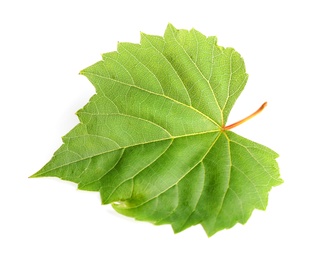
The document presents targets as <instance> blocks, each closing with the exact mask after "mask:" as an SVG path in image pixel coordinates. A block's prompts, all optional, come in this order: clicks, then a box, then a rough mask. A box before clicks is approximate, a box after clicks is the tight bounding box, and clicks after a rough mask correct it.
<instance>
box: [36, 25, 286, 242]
mask: <svg viewBox="0 0 323 260" xmlns="http://www.w3.org/2000/svg"><path fill="white" fill-rule="evenodd" d="M81 74H82V75H85V76H86V77H87V78H88V79H89V80H90V81H91V82H92V84H93V85H94V86H95V88H96V93H97V94H95V95H94V96H93V97H92V98H91V99H90V101H89V103H88V104H87V105H86V106H85V107H84V108H82V109H81V110H80V111H78V113H77V115H78V117H79V119H80V123H79V124H78V125H77V126H76V127H75V128H74V129H72V130H71V131H70V132H69V133H68V134H67V135H66V136H65V137H63V142H64V144H63V145H62V146H61V147H60V148H59V149H58V150H57V151H56V153H55V154H54V156H53V158H52V159H51V160H50V161H49V162H48V163H47V164H46V165H45V166H44V167H43V168H42V169H41V170H40V171H39V172H37V173H36V174H34V175H33V176H32V177H45V176H55V177H59V178H61V179H63V180H68V181H72V182H75V183H77V184H78V188H79V189H82V190H90V191H98V192H100V194H101V198H102V202H103V204H110V203H112V206H113V208H114V209H115V210H116V211H117V212H119V213H121V214H124V215H126V216H130V217H134V218H136V219H138V220H143V221H149V222H152V223H154V224H157V225H159V224H171V225H172V227H173V229H174V231H175V232H180V231H182V230H184V229H186V228H188V227H190V226H192V225H196V224H201V225H202V226H203V228H204V229H205V231H206V233H207V234H208V236H211V235H213V234H214V233H216V232H217V231H219V230H222V229H225V228H230V227H232V226H233V225H235V224H236V223H238V222H239V223H245V222H246V221H247V220H248V218H249V217H250V215H251V213H252V211H253V210H254V209H255V208H257V209H262V210H264V209H265V208H266V206H267V201H268V192H269V191H270V189H271V188H272V187H273V186H276V185H279V184H281V183H282V180H281V179H280V177H279V170H278V165H277V162H276V160H275V159H276V158H277V156H278V155H277V154H276V153H275V152H273V151H272V150H270V149H269V148H267V147H265V146H262V145H260V144H257V143H255V142H252V141H250V140H247V139H245V138H243V137H241V136H239V135H237V134H235V133H233V132H231V131H229V128H226V127H225V125H226V121H227V118H228V115H229V112H230V110H231V109H232V107H233V105H234V103H235V101H236V99H237V98H238V96H239V95H240V93H241V91H242V90H243V88H244V86H245V84H246V81H247V78H248V75H247V74H246V71H245V65H244V61H243V59H242V58H241V56H240V55H239V54H238V53H237V52H236V51H235V50H234V49H232V48H223V47H220V46H218V45H217V39H216V37H205V36H204V35H203V34H201V33H200V32H198V31H196V30H194V29H192V30H190V31H187V30H177V29H175V28H174V27H173V26H172V25H169V26H168V27H167V29H166V32H165V35H164V37H159V36H152V35H147V34H142V35H141V42H140V44H133V43H119V44H118V50H117V51H116V52H110V53H106V54H104V55H103V59H102V60H101V61H99V62H97V63H95V64H94V65H92V66H90V67H88V68H86V69H85V70H83V71H82V72H81Z"/></svg>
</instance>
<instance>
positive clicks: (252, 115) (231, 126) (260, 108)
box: [222, 102, 267, 131]
mask: <svg viewBox="0 0 323 260" xmlns="http://www.w3.org/2000/svg"><path fill="white" fill-rule="evenodd" d="M266 106H267V102H265V103H263V104H262V105H261V107H259V108H258V110H257V111H256V112H253V113H252V114H251V115H250V116H247V117H246V118H244V119H242V120H240V121H238V122H235V123H233V124H231V125H228V126H225V127H223V128H222V129H223V131H226V130H230V129H232V128H234V127H236V126H238V125H241V124H243V123H244V122H246V121H248V120H249V119H251V118H253V117H254V116H256V115H258V114H259V113H260V112H261V111H262V110H264V108H265V107H266Z"/></svg>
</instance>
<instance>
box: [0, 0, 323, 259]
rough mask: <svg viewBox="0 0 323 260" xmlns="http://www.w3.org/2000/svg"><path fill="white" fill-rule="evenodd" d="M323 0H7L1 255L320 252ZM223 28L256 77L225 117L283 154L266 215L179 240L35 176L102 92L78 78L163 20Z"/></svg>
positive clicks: (2, 32)
mask: <svg viewBox="0 0 323 260" xmlns="http://www.w3.org/2000/svg"><path fill="white" fill-rule="evenodd" d="M320 2H321V1H313V0H306V1H297V0H294V1H283V0H278V1H276V0H271V1H258V0H257V1H256V0H255V1H251V0H244V1H241V0H237V1H233V0H231V1H230V0H229V1H203V0H198V1H176V0H170V1H169V0H163V1H151V0H150V1H143V0H136V1H132V0H128V1H116V0H115V1H108V0H105V1H95V0H91V1H81V0H78V1H66V0H65V1H61V0H56V1H35V0H29V1H23V0H16V1H15V0H12V1H1V3H0V39H1V40H0V90H1V92H0V141H1V143H0V153H1V154H0V162H1V164H0V167H1V168H0V240H1V241H0V259H6V260H11V259H33V260H37V259H46V260H50V259H63V260H65V259H79V260H82V259H141V260H142V259H295V258H297V259H311V260H315V259H323V252H322V250H323V249H322V248H323V247H322V244H323V237H322V234H323V224H322V220H323V214H322V206H323V203H322V201H323V192H322V190H323V188H322V186H323V177H322V176H323V170H322V160H323V158H322V154H323V153H322V145H323V142H322V130H323V129H322V122H321V121H322V112H323V111H322V101H321V100H322V90H321V89H322V88H323V84H322V79H323V66H322V61H323V51H322V50H323V39H322V25H323V15H322V11H323V9H322V7H321V5H320ZM168 22H171V23H172V24H173V25H174V26H175V27H177V28H180V29H191V28H192V27H194V28H196V29H197V30H199V31H200V32H202V33H203V34H205V35H208V36H210V35H216V36H217V37H218V40H219V41H218V42H219V44H220V45H222V46H226V47H228V46H231V47H234V48H235V49H236V50H237V51H238V52H239V53H241V55H242V56H243V57H244V60H245V63H246V67H247V72H248V73H249V75H250V76H249V81H248V83H247V86H246V88H245V91H244V92H243V93H242V95H241V97H240V98H239V100H238V101H237V103H236V106H235V108H234V109H233V111H232V113H231V116H230V117H229V123H233V122H235V121H237V120H238V119H241V118H243V117H244V116H246V115H248V114H250V113H251V112H253V111H254V110H256V109H257V108H258V107H259V106H260V105H261V104H262V103H263V102H264V101H268V107H267V108H266V109H265V111H264V112H263V113H262V114H261V115H259V116H257V117H256V118H254V119H252V121H249V122H248V123H246V124H244V125H242V126H240V127H238V128H236V129H235V132H237V133H239V134H241V135H243V136H245V137H248V138H250V139H252V140H254V141H257V142H259V143H262V144H264V145H267V146H269V147H270V148H272V149H274V150H275V151H277V152H278V153H279V154H280V158H279V164H280V169H281V175H282V178H283V179H284V181H285V183H284V184H283V185H281V186H279V187H276V188H273V190H272V191H271V193H270V196H269V205H268V208H267V210H266V211H265V212H263V211H255V212H254V213H253V215H252V217H251V219H250V220H249V221H248V223H247V224H246V225H244V226H242V225H240V224H238V225H236V226H235V227H234V228H232V229H230V230H224V231H221V232H219V233H217V234H215V235H214V236H213V237H211V238H207V236H206V234H205V233H204V231H203V229H202V228H201V226H195V227H192V228H190V229H188V230H186V231H184V232H182V233H180V234H177V235H174V234H173V232H172V229H171V228H170V226H158V227H157V226H153V225H151V224H149V223H142V222H138V221H134V220H132V219H130V218H127V217H124V216H122V215H119V214H117V213H115V212H114V211H113V210H112V208H111V207H110V206H101V205H100V198H99V195H98V194H97V193H91V192H84V191H78V190H77V189H76V185H74V184H72V183H68V182H64V181H61V180H59V179H54V178H47V179H46V178H42V179H28V176H29V175H31V174H33V173H34V172H36V171H37V170H39V169H40V168H41V167H42V166H43V165H44V164H45V163H46V162H47V161H48V160H49V159H50V158H51V156H52V154H53V153H54V151H55V150H56V149H57V148H58V147H59V146H60V144H61V139H60V137H61V136H63V135H64V134H66V133H67V132H68V131H69V130H70V129H71V128H72V127H73V126H74V125H75V124H77V122H78V119H77V117H76V116H75V114H74V113H75V112H76V111H77V110H78V109H80V108H81V107H82V106H83V105H85V104H86V103H87V101H88V99H89V98H90V96H91V95H92V94H93V93H94V88H93V87H92V86H91V84H90V83H89V82H88V81H87V79H86V78H85V77H83V76H80V75H78V72H79V71H80V70H81V69H83V68H85V67H87V66H89V65H91V64H93V63H94V62H96V61H98V60H100V59H101V56H100V54H102V53H104V52H109V51H114V50H115V49H116V44H117V42H118V41H128V42H139V32H140V31H142V32H145V33H148V34H156V35H163V32H164V30H165V28H166V26H167V23H168Z"/></svg>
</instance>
